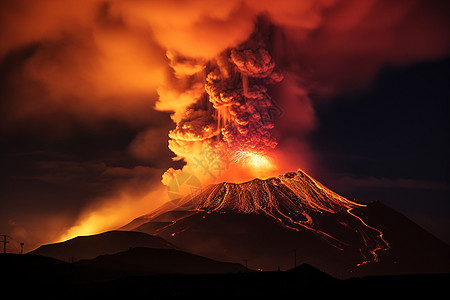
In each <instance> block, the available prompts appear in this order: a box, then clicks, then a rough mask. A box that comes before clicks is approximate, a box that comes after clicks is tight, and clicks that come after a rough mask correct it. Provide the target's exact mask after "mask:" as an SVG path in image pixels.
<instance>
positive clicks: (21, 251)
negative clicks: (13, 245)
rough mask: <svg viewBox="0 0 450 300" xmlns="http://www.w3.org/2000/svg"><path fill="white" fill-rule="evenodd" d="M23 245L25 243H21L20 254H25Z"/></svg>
mask: <svg viewBox="0 0 450 300" xmlns="http://www.w3.org/2000/svg"><path fill="white" fill-rule="evenodd" d="M23 245H25V243H20V254H23Z"/></svg>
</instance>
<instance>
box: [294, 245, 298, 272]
mask: <svg viewBox="0 0 450 300" xmlns="http://www.w3.org/2000/svg"><path fill="white" fill-rule="evenodd" d="M296 267H297V249H294V268H296Z"/></svg>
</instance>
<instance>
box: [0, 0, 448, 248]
mask: <svg viewBox="0 0 450 300" xmlns="http://www.w3.org/2000/svg"><path fill="white" fill-rule="evenodd" d="M6 2H7V3H2V4H0V11H2V13H1V17H2V19H1V22H0V26H1V31H0V33H1V35H0V44H2V45H3V46H1V47H0V101H1V106H0V109H1V111H0V117H1V121H0V126H1V130H0V142H1V148H0V151H1V155H0V157H1V158H0V164H1V165H0V167H1V177H2V181H1V185H0V234H8V235H10V236H11V238H12V239H13V240H12V241H11V244H10V245H8V247H11V250H12V251H16V250H17V249H18V245H17V242H22V241H24V242H25V244H26V246H25V250H26V251H29V250H32V249H31V248H34V247H36V246H38V245H39V244H41V243H48V242H53V241H55V240H56V239H58V237H60V236H61V234H63V233H64V232H65V231H66V230H67V229H68V228H70V227H71V226H72V225H73V224H74V223H76V221H77V220H78V218H79V216H80V214H82V213H83V212H85V211H86V208H90V207H96V205H99V204H101V203H112V204H111V206H110V208H111V209H112V210H114V209H115V207H114V203H116V204H117V203H118V202H114V201H113V202H107V201H106V200H105V199H112V198H117V197H118V196H117V195H124V194H126V195H127V199H128V200H127V202H126V203H127V205H128V206H135V204H134V203H133V200H132V199H133V198H136V199H141V198H143V197H144V195H146V194H148V193H149V191H152V190H153V189H154V188H155V186H160V185H161V183H160V180H161V176H162V174H163V173H164V172H165V171H166V170H167V169H168V168H169V167H173V168H180V167H182V165H183V163H182V162H174V161H172V157H173V153H172V152H171V151H170V150H169V149H168V147H167V132H168V130H170V129H173V128H174V126H175V124H174V123H173V122H172V120H171V118H170V112H161V111H157V110H155V109H153V107H154V103H155V101H156V99H157V98H158V94H157V92H156V89H157V88H158V86H159V85H161V84H164V80H162V79H158V78H159V77H161V76H163V75H161V74H166V73H167V72H168V70H169V67H168V66H167V58H166V57H165V49H166V48H170V47H172V48H174V49H176V50H177V51H179V52H182V54H184V55H188V54H189V53H190V51H196V49H193V50H189V51H186V52H183V51H184V50H183V48H179V47H180V46H179V45H178V44H177V43H176V42H173V40H172V39H169V38H168V39H167V40H165V38H161V37H160V36H159V35H158V31H157V29H155V28H160V27H161V26H159V25H161V24H156V23H155V24H154V23H152V25H151V26H154V27H153V32H152V33H150V34H149V33H148V32H147V31H146V30H147V29H142V28H140V27H138V25H136V24H135V23H133V22H128V21H129V20H128V19H127V18H126V16H127V14H134V13H135V12H134V11H131V10H127V9H125V8H124V7H122V6H118V8H117V7H113V4H111V3H112V2H114V1H112V2H111V3H110V2H108V1H97V2H98V3H97V4H95V5H89V7H88V5H86V7H82V8H79V6H77V5H76V4H74V1H68V3H72V5H73V7H72V8H74V7H76V9H73V11H75V12H74V13H73V15H72V12H69V9H68V8H66V7H63V6H60V5H56V7H53V4H51V2H48V1H43V3H44V4H43V7H36V5H34V4H32V3H33V2H30V1H17V3H16V4H14V5H13V4H11V3H9V2H8V1H6ZM117 2H118V3H119V2H120V1H117ZM182 2H183V3H185V4H186V5H188V4H189V2H190V1H182ZM193 2H201V1H193ZM232 2H233V1H232ZM235 2H236V3H240V2H239V1H235ZM288 2H289V1H288ZM338 2H339V4H337V5H336V7H335V8H324V9H323V11H322V10H319V13H320V14H321V15H322V17H323V18H322V19H321V21H314V22H319V23H317V24H316V23H314V26H315V27H314V26H309V25H308V26H309V27H308V26H307V25H305V24H303V23H299V24H297V23H295V22H294V21H292V20H285V21H283V18H280V16H283V13H284V11H278V10H275V11H274V12H271V13H269V16H268V18H269V19H271V20H272V19H273V22H274V24H275V25H274V27H275V28H277V29H275V30H272V32H271V34H272V35H273V37H272V40H273V41H275V42H274V44H275V45H274V46H273V47H272V48H271V50H272V52H273V54H274V57H275V59H277V63H278V65H279V68H280V69H281V70H282V71H284V72H285V83H282V84H280V87H279V88H277V89H274V90H272V91H271V92H272V93H273V99H274V101H276V102H277V103H278V105H279V107H280V108H281V110H282V114H281V116H280V117H279V120H275V124H276V125H275V129H274V131H275V136H276V137H277V138H278V139H279V146H280V149H286V148H283V147H286V145H288V144H289V145H290V146H289V147H290V148H289V149H290V151H293V149H294V151H293V152H295V151H296V150H295V149H296V148H295V147H298V155H300V156H302V155H303V159H300V160H298V159H297V158H295V159H293V160H292V163H291V166H292V170H293V171H294V170H295V169H296V168H298V167H304V168H305V169H306V171H307V172H309V173H310V174H311V175H312V176H313V177H315V178H316V179H318V180H319V181H320V182H322V183H323V184H325V185H326V186H327V187H329V188H330V189H332V190H334V191H336V192H337V193H339V194H341V195H343V196H345V197H348V198H349V199H356V200H357V201H361V202H371V201H381V202H383V203H385V204H386V205H388V206H390V207H392V208H394V209H396V210H398V211H400V212H401V213H403V214H405V215H406V216H407V217H409V218H411V219H412V220H413V221H415V222H417V223H418V224H419V225H421V226H422V227H424V228H425V229H427V230H428V231H430V232H431V233H433V234H434V235H435V236H437V237H439V238H440V239H442V240H444V241H446V242H447V243H450V174H449V171H448V170H449V158H448V153H450V141H449V128H450V126H449V125H450V124H449V122H450V121H449V117H448V116H449V112H450V110H449V101H450V85H449V82H450V38H449V30H448V28H450V27H449V26H448V25H449V24H448V19H450V18H448V10H447V8H448V4H442V5H441V4H438V2H436V3H434V4H430V5H428V4H426V1H418V2H417V5H416V6H411V7H410V6H409V5H406V4H404V5H405V6H408V7H407V8H404V7H403V6H402V5H403V4H397V6H396V7H393V8H392V9H389V8H390V6H389V5H390V4H389V3H390V1H374V3H376V4H374V5H373V7H370V8H364V9H366V10H364V9H363V8H361V11H365V14H366V16H367V17H361V18H355V20H349V19H348V18H347V17H348V16H349V15H351V14H357V11H359V10H358V9H356V8H355V7H358V5H359V6H364V5H363V4H357V3H359V2H360V1H341V2H342V3H341V2H340V1H338ZM230 3H231V2H230ZM233 3H234V2H233ZM293 3H295V1H294V2H293ZM293 3H291V4H292V5H294V4H293ZM206 5H207V4H205V6H206ZM230 5H231V4H230ZM236 5H237V4H236ZM239 5H241V4H239ZM247 5H248V6H249V7H250V8H251V9H250V8H248V7H247V8H245V9H243V8H242V7H241V6H238V7H240V8H239V10H238V11H245V12H246V14H245V15H244V16H241V15H238V16H234V15H233V18H231V17H230V18H231V19H232V20H233V22H234V21H235V20H236V18H238V19H239V18H242V20H244V21H245V20H247V19H248V20H250V21H249V24H250V25H251V24H253V23H252V22H253V19H254V16H255V15H258V14H259V10H258V9H260V10H261V11H266V10H265V9H266V8H258V9H257V8H255V7H253V6H251V5H250V4H247ZM253 5H254V4H253ZM261 5H262V4H261ZM244 6H245V5H244ZM186 7H190V6H186ZM195 7H197V6H195ZM245 7H246V6H245ZM44 8H46V9H47V10H46V11H45V12H42V11H41V9H44ZM49 8H54V9H49ZM69 8H70V7H69ZM113 8H115V9H116V10H113ZM117 10H118V11H120V12H121V15H120V16H121V17H120V18H119V17H117V16H116V15H113V13H112V12H113V11H114V12H115V13H117ZM311 10H312V8H311ZM206 11H207V10H206ZM269 11H270V10H269ZM403 11H406V12H407V13H404V14H402V13H400V12H403ZM41 12H42V13H41ZM257 12H258V13H257ZM300 12H301V13H300ZM164 13H167V12H166V11H165V8H161V14H164ZM183 13H185V14H192V15H195V13H196V11H195V9H194V8H192V11H191V10H190V9H187V10H186V11H185V12H183ZM202 13H205V12H204V11H203V10H202ZM316 13H318V12H317V11H315V10H314V11H313V12H312V13H308V11H307V10H306V11H305V12H304V11H303V10H299V12H298V14H299V15H300V14H304V15H310V14H316ZM206 14H207V13H206ZM247 14H249V15H250V16H251V17H249V16H247ZM169 15H170V14H169ZM362 15H364V14H362ZM52 16H53V18H51V17H52ZM55 16H56V17H55ZM88 16H89V17H88ZM379 16H385V17H386V18H385V19H383V18H380V17H379ZM212 17H215V15H212ZM41 18H42V19H41ZM162 19H164V18H162ZM174 19H176V18H174ZM312 19H314V18H312ZM40 20H43V21H42V23H39V21H40ZM314 20H315V19H314ZM383 20H386V22H382V21H383ZM166 21H167V22H169V23H170V22H171V18H169V19H168V20H163V21H160V20H159V19H158V22H166ZM244 21H242V22H241V23H239V22H237V21H236V23H238V24H239V26H241V27H242V28H250V29H245V30H243V31H244V33H239V34H236V35H238V36H240V35H241V34H242V35H243V36H247V35H248V34H249V32H251V28H252V26H250V25H249V26H247V25H246V24H247V23H246V22H244ZM288 21H289V22H290V23H289V22H288ZM34 22H37V23H38V24H41V25H42V26H38V27H37V28H35V29H34V30H33V29H32V27H33V24H34ZM155 22H156V21H155ZM233 22H230V24H231V25H230V26H234V25H233V24H234V23H233ZM283 22H288V24H287V23H286V24H285V23H283ZM305 22H306V21H305ZM311 22H313V21H311ZM352 22H353V23H352ZM74 24H76V25H74ZM175 24H176V23H175ZM227 24H228V23H227ZM158 26H159V27H158ZM224 26H225V25H224ZM227 26H228V25H227ZM296 26H297V27H296ZM227 28H228V27H227ZM279 28H282V29H279ZM286 28H287V29H286ZM299 28H300V29H299ZM305 28H307V29H306V30H307V31H308V32H312V34H310V35H308V36H307V37H306V38H305V37H304V35H303V34H298V33H299V32H305ZM194 29H196V27H194ZM164 30H165V31H164V34H167V35H170V34H171V33H170V32H168V31H167V30H166V28H165V29H164ZM191 30H193V29H192V28H190V27H189V28H188V29H186V35H187V36H188V40H189V37H190V32H191ZM246 30H247V31H248V32H247V31H246ZM208 34H210V32H206V33H204V35H206V36H208ZM211 34H213V36H214V38H217V34H216V33H214V32H212V33H211ZM233 34H234V33H233V32H231V33H230V35H233ZM175 36H176V35H175ZM194 36H195V37H194V38H193V40H192V41H197V40H195V39H198V38H199V37H197V35H194ZM236 39H237V38H236ZM203 40H204V37H203V38H202V40H200V43H201V42H203ZM208 41H209V40H208ZM233 43H236V41H234V42H233V41H230V42H229V44H230V45H233ZM188 44H189V43H188ZM122 45H125V46H123V47H122ZM217 47H218V49H219V50H223V49H222V48H223V47H224V46H220V47H222V48H220V47H219V46H217ZM208 49H209V48H208ZM144 50H145V51H144ZM208 51H209V50H208ZM211 51H217V49H215V48H214V49H213V50H211ZM128 54H129V56H128ZM202 55H203V56H205V57H208V55H210V54H209V53H202ZM208 58H209V57H208ZM147 75H148V77H149V78H148V80H147V79H145V78H147V77H146V76H147ZM164 76H166V75H164ZM143 78H144V79H143ZM280 90H281V91H280ZM290 91H293V93H294V94H295V93H297V94H298V95H299V94H302V93H303V91H304V94H302V95H303V96H298V95H297V96H298V97H297V98H296V97H293V98H292V97H291V98H292V99H294V100H292V99H291V98H290V97H289V96H287V97H284V96H286V94H289V92H290ZM299 91H302V92H299ZM305 95H307V96H305ZM277 96H278V98H277ZM280 96H281V97H280ZM299 120H300V121H299ZM277 122H278V127H277ZM302 122H303V123H302ZM292 124H294V125H292ZM292 145H294V146H295V147H294V148H292V147H293V146H292ZM305 145H306V146H305ZM286 160H288V161H289V159H288V158H287V159H286ZM298 161H300V162H298ZM130 199H131V200H130ZM105 201H106V202H105ZM147 201H154V202H155V203H159V202H160V201H161V200H158V199H153V198H151V197H150V200H147ZM120 203H122V202H120ZM120 207H121V206H120ZM120 207H118V208H117V209H121V208H120ZM136 207H137V208H139V207H146V206H145V205H142V203H141V202H140V204H139V205H136ZM149 207H152V206H151V205H150V206H149ZM147 212H148V211H145V210H143V211H141V210H139V211H138V212H136V211H133V212H129V216H128V219H129V218H130V217H131V219H132V218H133V217H137V216H139V215H142V214H145V213H147ZM132 216H133V217H132ZM125 223H126V222H125Z"/></svg>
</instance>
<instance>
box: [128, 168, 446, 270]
mask: <svg viewBox="0 0 450 300" xmlns="http://www.w3.org/2000/svg"><path fill="white" fill-rule="evenodd" d="M177 203H178V204H179V207H178V208H175V209H174V208H173V204H172V209H169V210H167V208H168V206H167V205H166V206H165V207H164V208H161V209H160V210H157V211H155V212H153V213H152V214H149V215H145V216H142V217H140V218H138V219H136V220H135V221H132V222H131V223H130V224H128V225H127V227H128V228H130V227H131V225H132V224H134V225H137V226H136V227H135V228H134V230H136V231H142V232H147V233H149V234H153V235H157V236H160V237H162V238H164V239H166V240H167V241H169V242H171V243H174V244H175V245H177V246H178V247H180V249H183V250H185V251H188V252H190V253H195V254H198V255H202V256H206V257H210V258H213V259H216V260H221V261H243V260H244V259H248V265H249V267H250V268H253V269H263V270H276V269H277V268H278V267H281V269H288V268H291V267H292V266H293V265H294V251H295V253H296V256H297V262H298V263H299V264H300V263H309V264H312V265H314V266H317V267H318V268H319V269H321V270H325V271H326V272H327V273H329V274H331V275H333V276H336V277H339V278H348V277H351V276H365V275H377V274H404V273H436V272H449V271H450V255H449V254H450V247H449V246H448V245H447V244H445V243H443V242H441V241H440V240H438V239H437V238H435V237H434V236H432V235H431V234H429V233H427V232H426V231H425V230H423V229H422V228H420V227H419V226H418V225H417V224H415V223H413V222H412V221H410V220H409V219H407V218H406V217H404V216H403V215H401V214H400V213H398V212H396V211H394V210H393V209H391V208H389V207H387V206H385V205H383V204H381V203H379V202H375V203H370V204H368V205H365V204H361V203H357V202H355V201H350V200H348V199H346V198H344V197H341V196H339V195H337V194H336V193H334V192H332V191H331V190H329V189H328V188H326V187H324V186H323V185H321V184H320V183H318V182H317V181H316V180H314V179H313V178H311V177H310V176H308V175H307V174H306V173H304V172H302V171H300V170H299V171H298V172H289V173H286V174H284V175H280V176H277V177H274V178H269V179H267V180H260V179H255V180H252V181H249V182H246V183H241V184H233V183H220V184H214V185H210V186H207V187H205V188H204V189H202V190H201V191H200V192H199V193H198V194H197V195H195V196H193V197H186V198H184V199H181V200H179V201H178V202H177Z"/></svg>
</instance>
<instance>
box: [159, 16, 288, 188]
mask: <svg viewBox="0 0 450 300" xmlns="http://www.w3.org/2000/svg"><path fill="white" fill-rule="evenodd" d="M260 22H261V23H262V22H263V21H260ZM258 25H260V26H258ZM261 27H263V26H262V25H261V24H257V26H256V30H255V32H254V33H253V34H252V35H251V36H250V37H249V39H248V40H247V41H245V42H243V43H240V44H239V45H237V46H236V47H233V48H229V49H226V50H225V51H223V52H221V53H220V54H218V55H217V56H216V57H215V58H214V59H212V60H202V61H200V60H198V59H193V58H192V59H190V58H187V57H183V56H181V55H175V54H174V53H173V52H168V55H167V57H168V59H169V61H170V66H171V67H172V69H173V72H174V78H173V80H174V81H173V82H171V86H172V90H168V89H167V88H162V89H159V95H160V97H159V101H158V102H157V103H156V108H157V109H160V110H169V111H173V115H172V119H173V121H174V122H176V128H175V129H173V130H171V131H170V132H169V137H170V140H169V148H170V149H171V150H172V151H173V152H174V153H175V154H176V155H177V157H176V158H175V159H184V160H185V161H186V162H187V164H188V165H187V168H189V169H190V170H193V169H196V167H197V166H198V165H199V164H204V163H208V162H205V160H204V158H205V156H210V157H209V159H211V160H216V161H217V164H218V165H217V167H219V168H222V169H225V168H228V167H229V166H230V163H231V164H232V163H233V161H234V160H236V159H237V158H239V157H240V155H241V154H242V153H252V154H258V155H265V154H266V153H267V151H269V150H271V149H273V148H275V146H276V145H277V142H276V140H275V138H274V137H273V135H272V134H271V130H272V129H273V128H274V121H275V120H274V116H275V115H276V113H277V108H276V106H275V105H274V104H273V101H272V99H271V97H270V95H269V94H268V90H267V86H268V85H272V84H276V83H278V82H280V81H281V80H282V79H283V75H282V74H281V72H280V71H279V70H278V69H277V68H276V64H275V61H274V59H273V58H272V56H271V54H270V53H269V50H268V48H267V37H265V36H264V32H261V31H260V28H261ZM180 86H184V89H182V90H181V91H180V90H177V89H179V87H180ZM224 162H227V165H226V166H224ZM210 167H211V166H210V165H208V166H204V165H203V169H204V171H206V172H204V175H212V174H211V170H209V168H210ZM200 171H202V170H201V169H200ZM172 173H173V170H172V169H171V170H169V172H168V173H167V174H166V176H165V178H164V182H165V183H168V179H170V178H171V175H172ZM198 173H199V172H196V175H197V176H201V175H202V174H198ZM212 179H215V176H214V175H213V176H212Z"/></svg>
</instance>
